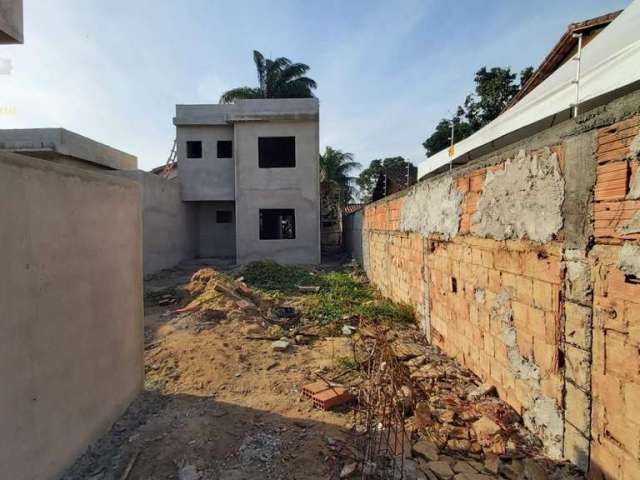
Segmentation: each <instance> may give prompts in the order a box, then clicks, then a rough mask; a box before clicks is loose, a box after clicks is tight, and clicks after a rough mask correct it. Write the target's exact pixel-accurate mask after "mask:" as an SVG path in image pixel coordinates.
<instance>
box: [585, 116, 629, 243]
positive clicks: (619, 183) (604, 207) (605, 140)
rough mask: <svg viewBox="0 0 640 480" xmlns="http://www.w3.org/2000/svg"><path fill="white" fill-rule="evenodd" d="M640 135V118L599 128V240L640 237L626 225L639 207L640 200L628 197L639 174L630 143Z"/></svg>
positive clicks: (596, 197)
mask: <svg viewBox="0 0 640 480" xmlns="http://www.w3.org/2000/svg"><path fill="white" fill-rule="evenodd" d="M639 134H640V117H634V118H631V119H629V120H626V121H623V122H618V123H615V124H613V125H611V126H609V127H606V128H601V129H599V131H598V150H597V161H598V165H597V177H596V178H597V180H596V187H595V192H594V201H595V204H594V235H595V237H596V239H597V241H598V243H620V242H621V241H622V240H639V239H640V232H639V233H625V230H624V227H625V226H627V225H628V224H629V223H630V221H631V220H632V218H633V216H634V215H635V214H636V213H637V212H638V211H639V210H640V200H638V199H630V198H627V195H628V193H629V182H630V180H631V179H632V178H633V177H634V175H636V174H637V173H638V164H639V162H638V160H637V159H633V158H631V157H632V156H631V152H630V146H631V145H632V143H633V141H634V140H635V139H636V138H637V137H638V135H639Z"/></svg>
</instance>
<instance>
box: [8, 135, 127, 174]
mask: <svg viewBox="0 0 640 480" xmlns="http://www.w3.org/2000/svg"><path fill="white" fill-rule="evenodd" d="M0 150H4V151H9V152H14V153H20V154H22V155H27V156H29V157H36V158H41V159H43V160H50V161H52V162H56V163H60V164H64V165H70V166H74V167H80V168H84V169H90V170H135V169H136V168H137V167H138V159H137V158H136V157H135V156H133V155H130V154H128V153H125V152H123V151H121V150H118V149H115V148H113V147H110V146H108V145H105V144H103V143H100V142H96V141H95V140H91V139H90V138H87V137H83V136H82V135H78V134H77V133H74V132H70V131H69V130H65V129H64V128H21V129H7V130H0Z"/></svg>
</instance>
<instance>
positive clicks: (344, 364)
mask: <svg viewBox="0 0 640 480" xmlns="http://www.w3.org/2000/svg"><path fill="white" fill-rule="evenodd" d="M336 364H337V366H338V368H341V369H342V370H355V369H356V368H358V362H356V361H355V360H354V359H353V357H340V358H338V359H337V360H336Z"/></svg>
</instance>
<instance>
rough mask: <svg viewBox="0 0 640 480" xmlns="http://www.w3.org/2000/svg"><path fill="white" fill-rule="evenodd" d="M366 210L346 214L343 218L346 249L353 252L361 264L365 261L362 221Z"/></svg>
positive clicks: (353, 255)
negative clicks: (363, 255)
mask: <svg viewBox="0 0 640 480" xmlns="http://www.w3.org/2000/svg"><path fill="white" fill-rule="evenodd" d="M363 212H364V210H358V211H357V212H354V213H352V214H350V215H345V216H344V217H343V219H342V228H343V232H344V249H345V250H346V251H347V252H349V253H350V254H351V257H352V258H354V259H355V260H356V261H357V262H358V263H359V264H360V265H362V263H363V260H364V259H363V257H362V249H363V244H362V222H363Z"/></svg>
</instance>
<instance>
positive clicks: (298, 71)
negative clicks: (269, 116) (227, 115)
mask: <svg viewBox="0 0 640 480" xmlns="http://www.w3.org/2000/svg"><path fill="white" fill-rule="evenodd" d="M253 61H254V62H255V64H256V70H257V72H258V87H239V88H233V89H231V90H228V91H226V92H224V93H223V94H222V96H221V97H220V103H232V102H233V101H234V100H238V99H247V98H310V97H313V92H312V90H313V89H315V88H317V85H316V82H315V80H312V79H311V78H309V77H305V76H304V74H305V73H307V72H308V71H309V65H305V64H304V63H291V60H289V59H288V58H285V57H279V58H276V59H275V60H271V59H266V58H264V55H262V54H261V53H260V52H258V51H257V50H254V51H253Z"/></svg>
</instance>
